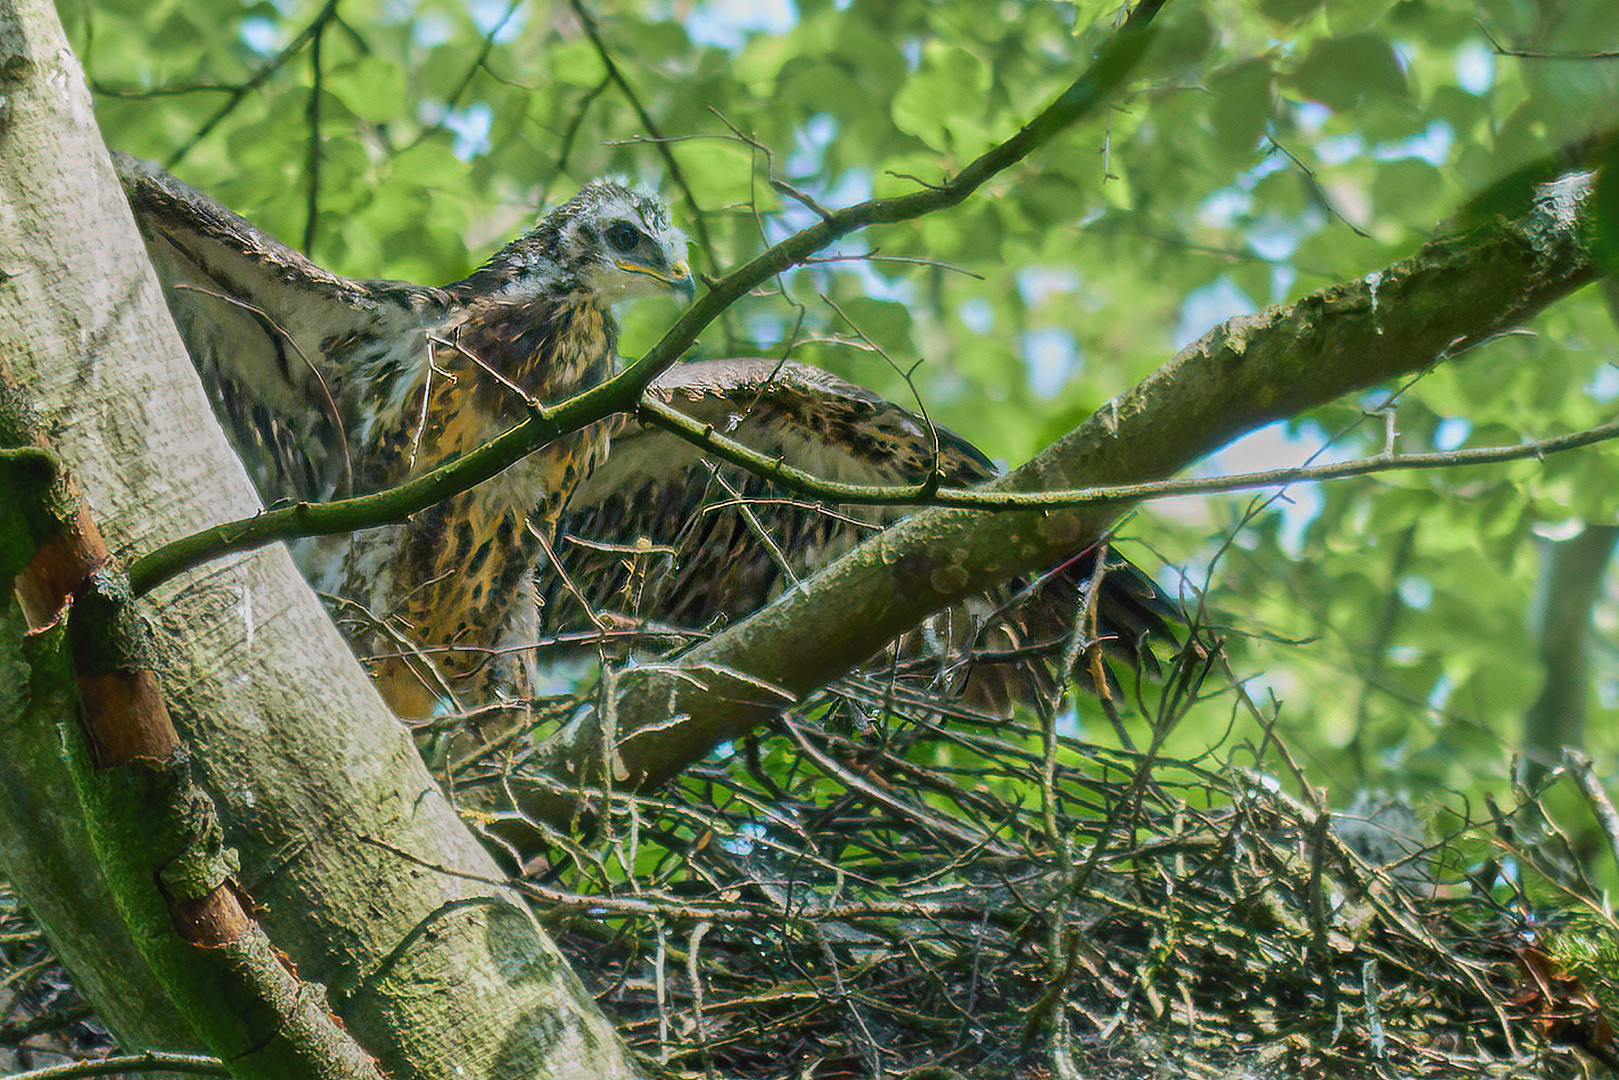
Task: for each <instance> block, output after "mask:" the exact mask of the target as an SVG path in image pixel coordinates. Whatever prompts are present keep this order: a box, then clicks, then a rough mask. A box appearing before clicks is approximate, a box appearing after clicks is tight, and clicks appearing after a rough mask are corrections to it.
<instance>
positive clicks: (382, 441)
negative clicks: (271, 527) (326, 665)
mask: <svg viewBox="0 0 1619 1080" xmlns="http://www.w3.org/2000/svg"><path fill="white" fill-rule="evenodd" d="M117 164H118V168H119V172H120V174H121V177H122V178H123V180H124V184H125V188H126V190H127V191H128V193H129V196H130V202H131V205H132V206H133V208H134V210H135V212H136V217H137V219H138V220H139V222H140V225H141V229H142V233H143V235H144V236H145V238H146V241H147V248H148V251H149V253H150V255H151V257H152V260H153V263H154V264H155V265H156V267H157V268H158V271H159V274H160V276H161V277H162V278H163V281H164V287H165V291H166V294H167V296H168V299H169V302H170V307H171V308H172V309H173V310H174V311H175V313H176V317H177V321H178V322H179V325H180V328H181V330H182V333H183V334H184V337H185V339H186V343H187V347H188V348H189V349H190V351H191V353H192V357H193V359H194V360H195V361H196V363H197V367H198V370H199V371H200V372H201V373H202V375H203V377H204V381H205V382H206V383H208V384H209V386H210V388H211V390H212V391H213V395H214V398H215V403H216V406H217V409H218V412H219V414H220V417H221V419H222V420H223V421H224V422H225V424H226V426H227V428H228V429H229V430H230V433H231V435H232V438H233V440H234V441H235V443H236V446H237V448H238V450H239V452H240V453H241V455H242V458H243V461H244V463H245V464H246V465H247V467H248V470H249V472H250V474H251V475H252V478H253V480H254V483H255V484H256V485H257V486H258V489H259V492H260V494H261V495H262V496H263V497H264V499H265V500H266V501H267V502H275V501H278V500H284V499H329V498H333V497H337V496H342V495H347V494H351V493H359V492H366V491H375V490H378V489H381V488H385V487H388V486H391V485H393V484H397V483H399V482H401V481H403V480H405V479H408V478H409V477H411V476H415V475H418V474H420V473H422V472H424V471H426V470H428V469H431V468H434V467H436V466H437V465H440V464H442V463H444V462H445V461H447V460H449V459H451V458H453V457H456V456H458V455H460V454H464V453H467V452H468V451H470V450H473V449H476V448H477V447H479V446H481V445H483V444H484V443H486V442H488V441H489V440H490V439H492V438H494V437H495V436H497V435H499V434H500V433H501V432H502V431H505V430H506V429H508V428H510V427H511V426H513V425H514V424H515V423H517V422H518V421H519V420H521V419H522V418H523V417H524V415H525V411H526V400H527V399H528V398H530V397H531V398H533V399H537V400H539V401H556V400H559V399H562V398H565V397H568V396H570V395H572V394H574V393H577V392H578V391H579V390H582V389H584V388H586V387H588V386H590V385H591V384H593V383H596V382H599V381H600V380H601V379H603V378H604V377H605V376H606V375H607V374H608V373H609V372H610V371H611V369H612V366H613V364H614V363H615V361H616V358H617V356H616V338H617V329H616V326H615V324H614V322H613V317H612V314H611V310H610V308H611V305H612V304H613V303H615V302H617V301H619V300H623V299H628V298H631V297H633V296H636V295H641V294H647V293H652V292H659V291H667V290H669V289H675V290H678V291H681V292H683V293H685V294H686V295H688V296H689V295H690V290H691V276H690V272H689V270H688V269H687V267H686V263H685V240H684V238H683V237H682V236H681V234H680V233H679V231H678V230H676V229H674V228H673V227H672V226H671V225H670V223H669V219H668V214H667V211H666V210H665V209H664V207H663V205H662V204H661V203H659V202H658V201H657V199H656V198H655V197H653V196H650V195H648V194H645V193H642V192H637V191H633V190H631V189H629V188H626V187H624V186H623V185H621V184H618V183H616V182H612V181H595V182H593V183H591V184H588V185H586V186H585V187H584V188H583V189H582V190H581V191H580V193H579V194H578V195H576V196H575V197H574V198H573V199H570V200H569V201H568V202H566V203H564V204H563V205H562V206H560V207H558V208H557V209H556V210H554V211H553V212H552V213H550V214H549V215H547V216H546V217H545V218H544V219H543V220H542V221H541V222H540V223H539V224H538V225H537V226H536V227H535V228H534V229H532V230H530V231H529V232H527V233H525V234H524V235H523V236H522V237H520V238H519V239H517V240H516V241H514V242H513V243H511V244H509V245H508V246H507V247H505V248H504V249H502V250H501V251H500V252H499V253H497V254H496V255H495V256H494V257H493V258H492V259H490V261H489V262H488V263H486V264H485V265H484V266H483V267H481V268H480V269H479V270H478V271H477V272H475V273H474V274H472V275H471V276H470V277H468V278H466V279H465V280H463V281H460V282H456V283H454V284H452V285H448V286H445V287H443V288H431V287H426V286H419V285H411V284H406V283H400V282H384V281H352V280H349V279H347V278H342V277H339V276H337V275H335V274H332V273H330V272H328V271H325V270H323V269H321V268H320V267H318V266H316V265H315V264H313V263H312V262H310V261H309V260H308V259H306V258H304V257H303V256H302V255H300V254H298V253H297V252H295V251H292V250H291V249H289V248H287V247H285V246H284V245H281V244H279V243H277V242H276V241H274V240H273V239H271V238H269V237H267V236H265V235H264V234H263V233H261V232H260V231H258V230H257V229H255V228H254V227H253V226H252V225H250V224H249V223H248V222H246V221H245V220H243V219H242V218H240V217H238V216H236V215H235V214H233V213H231V212H230V211H229V210H227V209H225V208H224V207H223V206H221V205H219V204H218V203H217V202H215V201H214V200H212V199H209V198H208V197H207V196H205V195H202V194H201V193H200V192H197V191H195V190H193V189H191V188H189V187H187V186H186V185H184V184H182V183H180V182H179V181H177V180H175V179H174V178H173V177H171V176H168V175H166V174H164V173H162V172H159V171H158V170H155V169H151V168H149V167H146V166H143V165H142V164H141V163H139V162H137V161H135V160H134V159H131V158H127V157H120V158H119V159H118V162H117ZM606 447H607V429H606V428H605V427H602V426H598V427H595V428H592V429H589V430H586V431H583V432H577V433H574V434H572V435H568V436H565V437H564V438H562V439H559V440H557V441H556V442H554V443H552V444H551V445H550V446H547V447H545V448H544V449H543V450H541V451H539V452H538V453H535V454H532V455H530V456H529V457H527V458H525V459H523V460H522V461H520V462H518V463H517V464H516V465H514V466H512V467H511V468H510V469H508V470H506V471H505V472H504V473H502V474H501V475H500V476H497V477H495V478H493V479H491V480H489V481H487V482H485V483H483V484H481V485H479V486H478V487H476V488H474V489H473V490H471V491H468V492H466V493H464V494H461V495H458V496H456V497H454V498H452V499H449V500H446V501H445V502H443V503H440V504H438V505H437V506H434V507H431V508H429V509H428V510H426V511H423V512H422V513H420V514H418V515H416V516H415V517H413V518H412V519H411V520H410V521H408V522H406V523H404V524H401V525H390V526H384V527H381V528H376V529H368V530H364V531H362V532H359V533H357V534H354V535H353V536H341V537H322V538H316V539H308V540H303V541H299V542H297V543H295V544H294V545H292V549H293V554H294V557H295V558H296V559H297V561H298V564H299V567H300V569H301V570H302V571H303V572H304V574H305V576H306V577H308V578H309V580H310V582H311V584H313V585H314V586H315V588H316V589H318V590H320V591H321V592H322V593H325V594H327V595H328V596H330V597H333V598H334V603H335V604H336V605H337V606H336V614H337V615H338V617H339V619H340V621H341V622H342V623H343V624H344V625H345V628H346V629H347V630H348V633H349V637H350V640H351V641H352V642H353V643H354V645H355V648H356V650H357V651H358V652H360V653H361V655H363V656H369V657H372V658H373V667H374V671H375V672H376V674H377V677H378V683H379V686H380V688H381V689H382V692H383V694H384V696H385V697H386V698H387V699H388V701H389V703H390V704H391V705H392V706H393V707H394V708H395V710H396V711H398V712H399V713H400V715H402V716H405V717H409V718H420V717H425V716H428V715H431V714H432V712H433V711H435V710H436V709H438V708H440V707H442V706H443V705H444V704H445V703H446V699H448V698H450V697H451V696H452V695H453V697H455V698H458V699H461V700H460V704H463V705H471V704H482V703H485V702H487V701H489V700H491V699H492V698H493V697H494V696H496V695H497V694H498V693H500V692H501V691H507V690H514V691H521V690H522V689H523V688H524V687H525V685H526V681H527V680H526V671H525V666H524V665H525V663H526V662H527V661H528V659H529V656H530V654H529V653H527V652H525V651H523V650H521V649H513V650H510V651H507V650H506V647H507V646H516V645H519V644H521V643H523V642H525V641H528V640H530V639H531V638H532V636H533V633H534V602H533V592H532V587H531V584H530V575H531V572H532V569H533V566H534V562H535V559H536V555H537V542H536V541H535V539H534V536H535V534H536V533H539V534H541V535H543V534H546V533H549V532H550V531H551V530H552V529H553V528H554V527H555V524H556V521H557V516H558V514H559V513H560V512H561V509H562V507H563V505H564V503H565V502H566V499H567V496H568V493H569V492H570V491H571V489H572V488H573V486H574V485H575V484H576V483H577V482H578V481H579V479H580V478H581V477H583V476H586V475H588V474H589V472H590V471H591V469H592V468H593V467H594V466H595V464H596V463H597V461H599V459H600V458H601V457H602V455H603V454H604V453H605V451H606Z"/></svg>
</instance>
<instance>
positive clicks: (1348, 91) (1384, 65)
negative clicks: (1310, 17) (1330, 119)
mask: <svg viewBox="0 0 1619 1080" xmlns="http://www.w3.org/2000/svg"><path fill="white" fill-rule="evenodd" d="M1293 84H1294V86H1296V87H1298V89H1299V92H1300V93H1302V94H1303V95H1304V96H1305V97H1309V98H1314V99H1315V100H1317V101H1319V102H1321V103H1323V104H1325V105H1328V106H1331V107H1332V108H1334V109H1338V110H1342V111H1347V110H1350V109H1353V108H1355V107H1356V106H1358V105H1360V104H1361V103H1362V102H1363V101H1366V100H1375V99H1378V98H1402V97H1404V96H1405V95H1406V94H1407V92H1408V87H1407V86H1406V79H1405V71H1404V69H1403V68H1401V66H1400V61H1399V59H1398V58H1397V57H1396V56H1395V55H1394V45H1393V43H1392V42H1390V41H1389V40H1388V39H1387V38H1384V37H1381V36H1379V35H1377V34H1373V33H1364V34H1350V35H1349V36H1347V37H1334V38H1325V39H1323V40H1321V41H1318V42H1316V43H1315V45H1314V46H1313V47H1312V48H1311V49H1310V52H1309V54H1308V55H1306V56H1305V58H1304V60H1303V61H1301V62H1300V64H1299V66H1298V67H1297V68H1295V69H1294V71H1293Z"/></svg>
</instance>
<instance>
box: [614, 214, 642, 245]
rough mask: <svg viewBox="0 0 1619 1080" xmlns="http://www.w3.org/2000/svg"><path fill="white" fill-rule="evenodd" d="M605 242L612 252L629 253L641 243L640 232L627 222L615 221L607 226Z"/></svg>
mask: <svg viewBox="0 0 1619 1080" xmlns="http://www.w3.org/2000/svg"><path fill="white" fill-rule="evenodd" d="M607 242H608V243H609V244H611V245H613V250H614V251H620V252H624V251H630V250H633V249H634V247H635V245H637V244H639V243H640V242H641V230H640V229H637V228H636V227H635V226H634V225H631V224H630V223H629V222H627V221H615V222H613V223H612V224H611V225H609V226H607Z"/></svg>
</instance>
